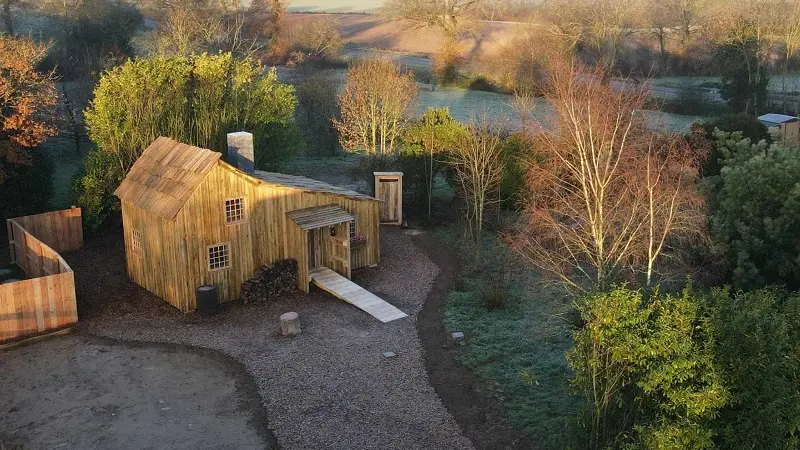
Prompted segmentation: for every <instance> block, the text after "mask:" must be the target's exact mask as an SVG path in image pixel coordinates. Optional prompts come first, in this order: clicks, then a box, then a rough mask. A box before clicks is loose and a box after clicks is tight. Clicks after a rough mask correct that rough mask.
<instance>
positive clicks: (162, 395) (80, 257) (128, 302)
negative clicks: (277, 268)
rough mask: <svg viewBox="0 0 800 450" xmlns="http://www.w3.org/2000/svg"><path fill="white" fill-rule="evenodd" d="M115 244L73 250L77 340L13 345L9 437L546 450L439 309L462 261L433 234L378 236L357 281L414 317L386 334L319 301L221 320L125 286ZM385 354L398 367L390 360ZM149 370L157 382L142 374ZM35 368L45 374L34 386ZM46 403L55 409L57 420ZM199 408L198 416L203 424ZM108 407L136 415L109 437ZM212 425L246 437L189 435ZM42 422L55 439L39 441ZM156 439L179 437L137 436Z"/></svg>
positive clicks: (277, 303)
mask: <svg viewBox="0 0 800 450" xmlns="http://www.w3.org/2000/svg"><path fill="white" fill-rule="evenodd" d="M120 234H121V233H120V230H119V229H117V227H110V228H109V229H108V230H107V232H106V234H105V235H101V236H98V237H95V238H92V239H89V240H87V242H86V246H85V248H84V249H83V250H81V251H79V252H76V253H73V254H68V255H66V259H67V261H68V263H69V264H70V265H71V266H72V267H73V269H74V270H75V272H76V282H77V290H78V298H79V312H80V319H81V320H80V322H79V325H78V327H77V335H76V336H71V337H66V338H54V339H53V340H52V341H46V342H43V343H39V344H35V345H32V346H29V347H24V348H21V349H18V350H13V351H11V352H9V353H8V355H11V358H12V359H9V356H7V355H3V359H2V366H0V387H5V386H22V387H23V389H15V391H19V393H18V394H17V395H18V397H13V398H10V399H0V412H2V414H3V415H9V416H12V422H9V423H8V424H0V436H2V435H5V436H13V437H17V438H21V439H24V440H26V441H28V442H29V443H31V444H32V445H33V448H38V447H39V446H40V443H41V445H42V446H43V447H46V448H52V447H54V446H55V445H57V444H59V443H66V444H67V446H62V447H63V448H116V441H115V439H120V442H128V443H129V444H130V443H134V444H137V445H138V444H142V446H140V447H136V446H132V447H124V446H123V447H119V448H148V447H147V443H148V442H169V443H172V444H171V445H169V446H168V447H173V448H220V446H222V447H227V448H250V447H258V448H273V446H275V445H277V446H279V447H280V448H283V449H309V448H326V449H338V448H341V449H347V450H356V449H374V448H381V449H404V450H405V449H417V448H418V449H448V450H450V449H465V450H466V449H470V448H481V449H523V448H534V447H535V446H533V445H532V444H531V443H530V442H529V441H528V440H527V438H526V437H525V436H523V435H522V434H521V433H519V432H516V431H514V430H513V429H511V428H509V427H508V426H507V425H505V423H504V421H503V419H502V403H501V402H500V401H499V399H497V398H496V397H495V396H494V394H493V393H492V391H491V390H490V389H489V388H487V387H486V386H485V385H483V384H481V383H480V382H478V381H477V380H476V379H474V377H472V376H471V374H470V373H469V371H468V370H467V369H466V368H464V367H462V366H460V365H459V364H458V363H457V362H456V359H455V357H456V354H457V348H456V347H455V346H454V345H453V343H452V340H451V339H450V337H449V335H448V334H447V333H446V331H445V330H444V326H443V323H442V314H443V311H444V302H445V296H446V293H447V291H448V289H449V286H450V283H451V282H452V280H453V278H454V276H455V274H457V261H456V260H455V258H454V257H453V256H452V255H450V254H449V253H448V252H447V251H445V249H443V248H441V247H440V246H439V245H437V242H436V241H435V239H434V238H433V237H432V236H431V235H430V234H429V233H428V232H425V231H421V230H402V229H397V228H386V229H383V232H382V237H381V250H382V255H383V261H382V263H381V266H380V267H379V268H375V269H363V270H360V271H357V272H355V273H354V280H355V281H356V282H358V283H359V284H361V285H362V286H364V287H366V288H367V289H370V290H371V291H372V292H374V293H375V294H377V295H379V296H381V297H383V298H384V299H386V300H387V301H389V302H391V303H392V304H394V305H395V306H397V307H399V308H400V309H401V310H403V311H404V312H406V313H408V314H409V315H410V317H409V318H407V319H402V320H398V321H394V322H390V323H388V324H382V323H380V322H379V321H377V320H375V319H374V318H372V317H371V316H369V315H367V314H366V313H364V312H363V311H361V310H358V309H357V308H354V307H352V306H350V305H348V304H346V303H344V302H342V301H340V300H337V299H334V298H333V297H331V296H329V295H327V294H325V293H323V292H321V291H318V290H315V291H312V293H311V294H310V295H307V294H302V293H295V294H290V295H284V296H281V297H279V298H274V299H269V300H268V301H265V302H257V303H251V304H248V305H243V304H241V303H239V302H232V303H228V304H225V305H223V308H222V310H221V312H220V313H219V314H218V315H216V316H213V317H202V316H200V315H198V314H188V315H185V314H181V313H180V312H179V311H177V310H176V309H174V308H172V307H171V306H170V305H168V304H167V303H166V302H164V301H162V300H160V299H158V298H156V297H155V296H153V295H152V294H150V293H148V292H147V291H145V290H143V289H141V288H140V287H138V286H136V285H135V284H134V283H132V282H130V280H128V278H127V275H126V273H125V264H124V256H123V247H122V243H121V239H120V238H119V235H120ZM286 311H296V312H298V313H299V314H300V317H301V324H302V326H303V334H301V335H300V336H298V337H297V338H294V339H287V338H283V337H282V336H280V335H279V332H278V330H277V328H278V327H277V325H278V316H279V315H280V314H282V313H284V312H286ZM95 336H102V337H107V338H113V339H114V340H106V339H101V338H98V337H95ZM98 339H101V340H98ZM122 341H124V342H127V344H120V342H122ZM150 342H161V343H162V344H150ZM387 350H391V351H394V352H395V353H396V354H397V356H396V357H395V358H392V359H386V358H383V357H382V356H381V353H382V352H383V351H387ZM82 361H84V362H85V361H89V362H88V363H85V364H81V362H82ZM6 363H8V364H6ZM50 365H53V366H56V367H57V368H58V369H57V370H55V371H53V372H54V374H53V375H47V370H45V367H50ZM151 366H152V367H155V369H153V370H155V372H143V369H142V367H151ZM6 367H7V368H6ZM95 371H96V372H95ZM25 373H36V374H37V375H36V377H34V378H33V379H32V380H25V379H24V374H25ZM143 374H144V375H146V376H147V377H151V378H143ZM186 374H190V375H191V377H186ZM48 376H49V377H50V378H47V377H48ZM169 383H172V384H169ZM61 385H64V386H66V388H65V389H68V393H62V392H61V391H60V390H59V386H61ZM45 386H46V388H44V389H42V387H45ZM217 386H219V388H218V387H217ZM144 387H147V389H144ZM98 393H99V394H98ZM167 394H169V395H167ZM59 396H62V397H63V398H62V397H59ZM50 398H59V402H58V403H56V405H57V406H56V408H54V409H53V412H52V413H51V412H50V410H49V406H48V401H49V399H50ZM87 399H91V400H87ZM176 399H177V400H176ZM234 399H238V401H233V400H234ZM160 400H165V401H167V402H172V403H171V404H169V405H168V406H166V407H169V408H173V409H174V411H173V412H172V414H173V415H172V416H169V415H166V416H165V415H163V412H162V411H161V409H160V408H161V407H160V406H159V405H161V404H160V403H158V402H159V401H160ZM203 400H207V402H206V403H202V401H203ZM5 402H8V406H6V403H5ZM192 402H195V403H192ZM258 402H260V406H261V407H260V408H259V407H257V406H254V405H256V403H258ZM234 403H235V404H236V406H234ZM110 405H118V406H116V407H112V406H110ZM109 408H110V409H109ZM115 408H116V409H115ZM196 408H199V409H196ZM215 408H218V409H215ZM23 409H24V410H25V411H26V412H25V413H24V414H22V413H20V411H22V410H23ZM195 409H196V410H197V411H202V413H198V414H197V415H195V414H192V413H191V411H194V410H195ZM212 411H213V412H212ZM109 412H110V413H111V414H118V415H122V414H123V412H124V414H127V415H126V416H124V417H123V418H116V416H112V418H114V420H117V421H119V420H123V419H124V422H122V423H123V425H119V426H115V427H114V428H111V430H113V431H114V432H113V433H108V432H107V431H104V428H103V425H104V424H106V423H114V422H113V421H109V420H108V418H107V417H106V416H107V415H108V413H109ZM65 414H66V416H64V415H65ZM216 414H220V415H221V416H222V417H223V419H224V420H225V421H226V422H225V423H230V424H231V425H230V426H229V428H230V429H233V430H236V433H234V434H233V436H235V437H236V438H237V439H242V440H240V441H230V440H229V439H233V438H229V435H228V434H226V433H223V434H220V435H219V440H216V439H212V438H209V439H208V440H207V441H202V440H200V441H191V440H188V439H190V438H192V437H193V434H192V432H194V431H195V430H197V429H215V428H213V427H214V426H215V425H214V424H209V423H208V421H207V419H208V417H214V416H215V415H216ZM62 416H64V417H66V418H63V419H62ZM265 416H266V417H265ZM42 417H45V418H46V419H42ZM71 417H74V418H75V420H77V421H79V422H80V423H79V426H77V427H73V426H72V422H71V420H72V419H71ZM169 419H174V421H173V422H169ZM45 423H47V424H49V425H48V426H49V428H48V429H47V430H46V431H40V430H42V429H44V428H46V427H45V426H44V424H45ZM188 423H192V424H193V425H192V428H191V429H189V428H188V425H187V424H188ZM267 423H268V426H267ZM98 424H100V426H97V425H98ZM150 428H152V429H153V430H156V431H154V432H153V433H152V434H154V435H156V436H160V433H162V432H164V433H167V434H168V436H166V437H164V438H154V440H152V441H151V440H150V439H149V438H148V439H146V440H144V441H142V440H141V439H138V438H137V436H138V435H139V434H142V433H144V434H147V433H149V431H145V430H149V429H150ZM173 429H174V430H175V433H172V432H170V430H173ZM271 433H272V434H274V439H273V438H272V434H271ZM209 436H212V434H209ZM92 439H95V440H94V441H92ZM100 439H107V440H106V441H101V440H100ZM137 439H138V440H137ZM158 439H175V440H174V441H164V440H161V441H159V440H158ZM181 439H187V440H186V441H181ZM248 439H253V441H247V440H248ZM276 443H277V444H276ZM228 444H231V445H228ZM73 445H75V446H73ZM81 446H82V447H81ZM62 447H59V448H62ZM157 447H158V446H157ZM165 448H166V447H165ZM275 448H276V447H275ZM26 450H27V447H26Z"/></svg>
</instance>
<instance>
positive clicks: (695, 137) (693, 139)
mask: <svg viewBox="0 0 800 450" xmlns="http://www.w3.org/2000/svg"><path fill="white" fill-rule="evenodd" d="M716 130H720V131H724V132H727V133H735V132H739V133H742V136H743V137H745V138H749V139H750V141H751V142H753V143H757V142H760V141H762V140H765V141H767V143H768V144H769V143H771V142H772V136H770V134H769V130H767V127H765V126H764V124H763V123H761V121H759V120H758V119H757V118H755V117H753V116H749V115H747V114H728V115H724V116H720V117H717V118H715V119H712V120H709V121H705V122H696V123H694V124H693V125H692V132H691V134H690V135H688V136H687V141H688V143H689V146H690V147H691V148H692V150H693V151H694V152H696V153H698V154H700V156H702V157H703V158H704V162H703V168H702V170H703V176H704V177H710V176H715V175H719V172H720V170H721V169H722V158H723V156H724V155H723V154H722V152H721V151H720V150H719V148H718V146H717V145H715V142H714V141H715V137H714V133H715V131H716Z"/></svg>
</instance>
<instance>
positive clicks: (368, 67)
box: [334, 59, 417, 155]
mask: <svg viewBox="0 0 800 450" xmlns="http://www.w3.org/2000/svg"><path fill="white" fill-rule="evenodd" d="M416 97H417V84H416V81H414V76H413V74H411V73H402V72H401V71H400V69H399V68H398V67H397V66H396V65H395V64H393V63H392V62H391V61H385V60H379V59H367V60H363V61H361V62H359V63H357V64H356V65H355V66H353V67H352V68H351V69H350V70H349V71H348V73H347V87H346V88H345V90H344V92H342V93H341V95H340V96H339V106H340V108H341V119H339V120H335V121H334V124H335V125H336V129H337V130H338V131H339V135H340V141H341V144H342V147H343V148H345V149H347V150H351V151H364V152H366V153H367V154H369V155H389V154H391V153H393V152H394V151H395V149H396V146H397V143H398V139H399V137H400V133H401V132H402V129H403V126H404V124H405V120H406V113H407V112H408V109H409V107H410V106H411V105H412V104H413V102H414V101H415V100H416Z"/></svg>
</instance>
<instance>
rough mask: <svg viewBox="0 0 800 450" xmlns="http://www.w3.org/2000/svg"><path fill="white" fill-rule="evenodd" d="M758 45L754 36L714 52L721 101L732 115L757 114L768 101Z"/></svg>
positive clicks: (766, 81) (759, 43) (721, 46)
mask: <svg viewBox="0 0 800 450" xmlns="http://www.w3.org/2000/svg"><path fill="white" fill-rule="evenodd" d="M761 45H762V43H761V41H760V40H759V39H758V38H757V37H755V36H754V35H748V37H747V38H745V39H744V40H740V41H737V40H736V39H733V40H731V41H730V42H729V43H726V44H723V45H720V46H719V47H718V50H717V53H718V55H717V57H718V58H719V60H720V62H721V63H722V64H721V68H722V77H721V84H722V86H721V88H720V90H719V93H720V95H721V96H722V98H723V99H724V100H725V101H726V102H727V103H728V108H730V110H731V111H733V112H743V113H746V114H757V113H758V111H762V110H763V108H764V105H765V104H766V101H767V88H768V87H769V72H768V71H767V67H766V65H765V64H764V63H763V62H762V59H761V56H760V53H761Z"/></svg>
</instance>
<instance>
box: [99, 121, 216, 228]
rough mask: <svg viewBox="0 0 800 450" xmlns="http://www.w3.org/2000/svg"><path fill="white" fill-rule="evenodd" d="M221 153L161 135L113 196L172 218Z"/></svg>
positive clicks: (135, 164) (169, 218) (148, 148)
mask: <svg viewBox="0 0 800 450" xmlns="http://www.w3.org/2000/svg"><path fill="white" fill-rule="evenodd" d="M220 156H221V154H220V153H217V152H212V151H211V150H206V149H204V148H200V147H193V146H191V145H186V144H181V143H179V142H177V141H174V140H172V139H169V138H166V137H160V138H158V139H156V140H155V141H154V142H153V143H152V144H150V147H147V149H146V150H145V151H144V152H143V153H142V155H141V156H140V157H139V159H138V160H137V161H136V163H134V165H133V167H132V168H131V170H130V171H129V172H128V176H126V177H125V179H124V180H123V181H122V184H120V185H119V187H118V188H117V190H116V191H114V195H116V196H117V197H119V199H120V200H121V201H123V202H130V203H132V204H133V205H134V206H136V207H138V208H141V209H144V210H147V211H150V212H152V213H154V214H156V215H158V216H160V217H163V218H164V219H167V220H173V219H175V217H177V215H178V213H179V212H180V210H181V208H183V205H184V204H186V201H187V200H189V196H190V195H191V194H192V192H193V191H194V189H195V188H196V187H197V186H198V185H199V184H200V182H201V181H203V178H204V177H205V176H206V174H207V173H208V172H209V171H210V170H211V169H212V168H213V167H214V165H215V164H217V161H219V158H220Z"/></svg>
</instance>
